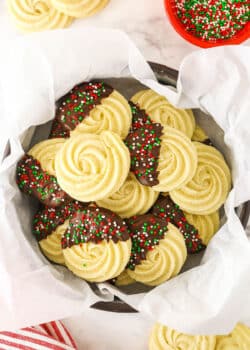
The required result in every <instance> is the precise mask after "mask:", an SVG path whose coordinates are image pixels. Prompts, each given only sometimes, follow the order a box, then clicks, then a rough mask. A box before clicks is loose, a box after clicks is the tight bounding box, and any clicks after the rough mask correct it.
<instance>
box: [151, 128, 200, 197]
mask: <svg viewBox="0 0 250 350" xmlns="http://www.w3.org/2000/svg"><path fill="white" fill-rule="evenodd" d="M196 168H197V151H196V148H195V146H194V144H193V142H191V141H190V139H189V138H188V137H187V136H186V135H184V134H183V133H182V132H181V131H179V130H177V129H174V128H171V127H167V126H165V127H164V129H163V135H162V136H161V149H160V155H159V163H158V167H157V170H158V171H159V175H158V180H159V184H158V185H156V186H153V187H152V188H153V189H154V190H155V191H159V192H169V191H172V190H174V189H178V188H182V187H183V186H184V185H185V184H186V183H188V182H189V181H190V180H191V179H192V177H193V176H194V174H195V171H196Z"/></svg>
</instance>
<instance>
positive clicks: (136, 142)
mask: <svg viewBox="0 0 250 350" xmlns="http://www.w3.org/2000/svg"><path fill="white" fill-rule="evenodd" d="M130 105H131V109H132V114H133V119H132V128H131V130H130V132H129V134H128V136H127V138H126V141H125V143H126V145H127V147H128V149H129V152H130V156H131V171H132V172H133V173H134V174H135V176H136V178H137V179H138V181H139V182H140V183H141V184H143V185H145V186H151V187H152V186H155V185H157V184H158V183H159V180H158V174H159V172H158V171H157V167H158V162H159V155H160V148H161V139H160V137H161V135H162V130H163V127H162V125H161V124H158V123H153V122H152V121H151V119H150V117H149V116H148V115H147V114H146V112H145V111H144V110H142V109H140V108H139V107H138V106H136V105H135V104H133V103H131V102H130Z"/></svg>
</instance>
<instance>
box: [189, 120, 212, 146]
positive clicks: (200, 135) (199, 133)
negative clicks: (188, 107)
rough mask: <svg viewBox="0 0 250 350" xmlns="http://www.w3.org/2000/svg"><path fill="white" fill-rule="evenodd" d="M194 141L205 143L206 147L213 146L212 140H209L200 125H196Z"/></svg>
mask: <svg viewBox="0 0 250 350" xmlns="http://www.w3.org/2000/svg"><path fill="white" fill-rule="evenodd" d="M192 141H198V142H202V143H205V144H206V145H209V146H212V142H211V140H210V139H209V137H208V136H207V134H206V133H205V131H204V130H203V129H202V128H201V127H200V126H199V125H198V124H196V125H195V129H194V133H193V136H192Z"/></svg>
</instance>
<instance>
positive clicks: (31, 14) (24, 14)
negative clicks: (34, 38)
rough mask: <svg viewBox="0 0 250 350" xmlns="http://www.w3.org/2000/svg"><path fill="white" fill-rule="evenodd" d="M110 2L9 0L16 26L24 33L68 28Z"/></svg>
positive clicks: (93, 0)
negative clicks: (76, 20) (76, 19)
mask: <svg viewBox="0 0 250 350" xmlns="http://www.w3.org/2000/svg"><path fill="white" fill-rule="evenodd" d="M108 2H109V0H39V1H37V0H7V3H8V9H9V13H10V15H11V18H12V19H13V22H14V23H15V25H16V26H17V27H18V28H19V29H20V30H22V31H24V32H36V31H41V30H48V29H57V28H65V27H68V26H69V25H70V24H71V23H72V21H73V20H74V19H75V18H84V17H88V16H92V15H94V14H95V13H97V12H99V11H100V10H102V9H103V8H104V7H105V6H106V5H107V4H108Z"/></svg>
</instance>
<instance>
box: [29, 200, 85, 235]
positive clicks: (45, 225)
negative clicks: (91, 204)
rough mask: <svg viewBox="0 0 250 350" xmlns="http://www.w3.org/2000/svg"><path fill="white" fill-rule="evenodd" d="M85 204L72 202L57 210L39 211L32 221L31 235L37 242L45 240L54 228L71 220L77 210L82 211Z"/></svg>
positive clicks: (44, 209)
mask: <svg viewBox="0 0 250 350" xmlns="http://www.w3.org/2000/svg"><path fill="white" fill-rule="evenodd" d="M86 205H87V204H86V203H81V202H78V201H72V202H69V203H67V204H65V205H62V206H61V207H59V208H50V207H44V208H43V209H42V210H39V211H38V212H37V213H36V214H35V216H34V219H33V230H32V232H33V234H34V236H35V237H36V239H37V240H38V241H41V240H42V239H45V238H47V237H48V236H49V235H50V234H51V233H52V232H53V231H55V230H56V228H57V227H58V226H60V225H63V224H64V222H65V221H66V220H67V219H70V218H72V216H73V214H74V213H75V212H76V211H78V210H83V209H84V208H85V207H86Z"/></svg>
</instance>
